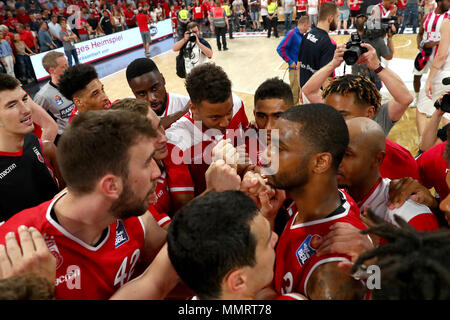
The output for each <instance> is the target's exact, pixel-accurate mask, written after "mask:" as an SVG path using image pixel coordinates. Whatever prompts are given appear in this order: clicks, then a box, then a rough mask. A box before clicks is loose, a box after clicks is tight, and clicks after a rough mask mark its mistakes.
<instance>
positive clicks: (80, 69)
mask: <svg viewBox="0 0 450 320" xmlns="http://www.w3.org/2000/svg"><path fill="white" fill-rule="evenodd" d="M58 90H59V91H60V92H61V93H62V94H63V95H64V96H65V97H66V98H67V99H70V100H72V101H73V103H74V104H75V108H73V110H72V114H71V115H70V118H69V122H70V121H72V119H73V118H74V117H75V115H77V114H78V113H79V112H80V113H83V112H87V111H89V110H103V109H108V108H109V107H111V101H109V99H108V96H107V95H106V93H105V90H104V86H103V84H102V82H101V81H100V80H99V79H98V74H97V71H96V70H95V68H94V67H93V66H92V65H90V64H78V65H75V66H73V67H69V68H67V70H66V71H65V72H64V74H63V75H62V76H61V78H60V79H59V85H58Z"/></svg>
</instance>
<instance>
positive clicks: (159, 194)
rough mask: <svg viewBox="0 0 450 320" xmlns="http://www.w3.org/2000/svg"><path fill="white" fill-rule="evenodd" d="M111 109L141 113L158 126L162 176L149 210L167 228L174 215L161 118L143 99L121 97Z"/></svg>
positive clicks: (156, 154)
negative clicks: (154, 199) (165, 161)
mask: <svg viewBox="0 0 450 320" xmlns="http://www.w3.org/2000/svg"><path fill="white" fill-rule="evenodd" d="M111 110H128V111H132V112H136V113H139V114H141V115H142V116H144V117H147V119H148V120H149V121H150V122H151V124H152V126H153V128H156V131H157V137H156V141H155V155H154V157H153V158H154V159H155V161H156V163H157V165H158V167H159V170H160V171H161V176H160V177H159V178H158V179H157V180H156V189H155V195H156V202H155V203H152V204H150V206H149V208H148V210H149V211H150V213H151V214H152V215H153V218H155V220H156V222H157V223H158V225H159V226H160V227H161V228H164V229H165V230H167V228H168V227H169V224H170V222H171V219H170V217H169V216H168V215H167V214H171V215H173V213H172V212H171V201H170V194H169V187H168V185H167V174H166V170H165V168H164V163H163V160H164V158H165V157H167V155H168V150H167V137H166V134H165V131H164V128H163V127H162V125H161V119H160V118H159V117H158V116H157V115H156V113H155V112H154V111H153V109H151V108H150V104H149V103H148V102H147V101H145V100H141V99H139V100H138V99H133V98H126V99H121V100H119V101H118V102H116V103H114V104H113V105H112V106H111Z"/></svg>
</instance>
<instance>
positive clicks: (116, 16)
mask: <svg viewBox="0 0 450 320" xmlns="http://www.w3.org/2000/svg"><path fill="white" fill-rule="evenodd" d="M111 24H112V26H113V31H114V32H120V31H123V30H124V24H125V17H124V16H123V14H122V10H121V9H120V8H115V9H114V10H113V15H112V17H111Z"/></svg>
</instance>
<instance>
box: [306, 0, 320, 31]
mask: <svg viewBox="0 0 450 320" xmlns="http://www.w3.org/2000/svg"><path fill="white" fill-rule="evenodd" d="M318 15H319V1H318V0H308V16H309V24H310V25H311V28H312V27H314V26H316V25H317V18H318Z"/></svg>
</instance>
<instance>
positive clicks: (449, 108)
mask: <svg viewBox="0 0 450 320" xmlns="http://www.w3.org/2000/svg"><path fill="white" fill-rule="evenodd" d="M442 84H443V85H444V86H447V85H449V84H450V77H447V78H444V79H442ZM434 107H435V108H436V109H441V110H442V111H444V112H449V113H450V93H447V94H445V95H444V96H443V97H442V100H441V103H439V100H436V101H435V102H434Z"/></svg>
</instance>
